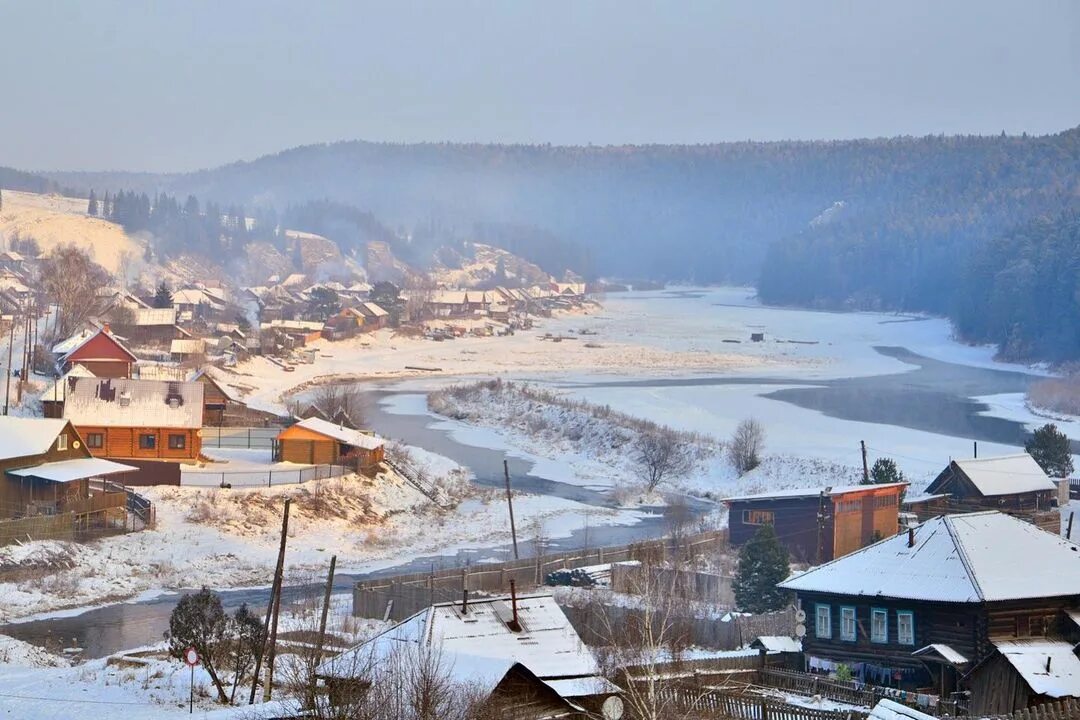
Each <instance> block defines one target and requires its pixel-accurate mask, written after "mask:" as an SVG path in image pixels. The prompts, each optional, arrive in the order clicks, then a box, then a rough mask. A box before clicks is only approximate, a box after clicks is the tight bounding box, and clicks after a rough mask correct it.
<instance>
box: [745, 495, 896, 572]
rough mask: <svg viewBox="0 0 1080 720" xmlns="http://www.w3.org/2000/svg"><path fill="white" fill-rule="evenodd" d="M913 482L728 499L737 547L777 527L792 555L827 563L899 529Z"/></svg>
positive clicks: (809, 560)
mask: <svg viewBox="0 0 1080 720" xmlns="http://www.w3.org/2000/svg"><path fill="white" fill-rule="evenodd" d="M906 487H907V483H890V484H887V485H849V486H845V487H828V488H802V489H798V490H780V491H777V492H772V493H762V494H760V495H744V496H742V497H733V498H728V499H726V500H725V501H724V502H725V504H726V505H727V506H728V529H729V532H730V534H731V544H732V545H736V546H738V545H742V544H743V543H745V542H746V541H747V540H749V539H750V538H751V537H753V535H754V533H755V532H757V530H758V528H760V527H761V526H762V525H772V526H773V527H774V528H775V529H776V534H777V537H779V538H780V541H781V542H782V543H783V544H784V546H785V547H787V549H788V552H790V553H791V556H792V558H794V559H795V560H797V561H800V562H809V563H821V562H827V561H829V560H832V559H833V558H837V557H841V556H843V555H846V554H848V553H850V552H853V551H855V550H858V549H859V548H861V547H865V546H866V545H869V544H870V543H871V542H874V541H876V540H880V539H882V538H884V537H888V536H890V535H893V534H895V533H896V531H897V528H898V525H897V522H898V520H897V518H898V511H899V503H900V495H901V493H902V492H903V491H904V489H905V488H906Z"/></svg>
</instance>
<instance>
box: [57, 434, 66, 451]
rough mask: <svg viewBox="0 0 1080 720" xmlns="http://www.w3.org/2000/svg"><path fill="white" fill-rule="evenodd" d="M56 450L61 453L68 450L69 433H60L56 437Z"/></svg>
mask: <svg viewBox="0 0 1080 720" xmlns="http://www.w3.org/2000/svg"><path fill="white" fill-rule="evenodd" d="M56 449H57V451H59V452H63V451H64V450H67V449H68V442H67V433H60V434H59V435H57V436H56Z"/></svg>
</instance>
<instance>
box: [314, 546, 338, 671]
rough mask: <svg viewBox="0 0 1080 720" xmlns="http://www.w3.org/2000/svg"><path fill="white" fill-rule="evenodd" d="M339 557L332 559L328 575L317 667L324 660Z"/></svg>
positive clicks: (316, 650)
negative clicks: (335, 570) (331, 594)
mask: <svg viewBox="0 0 1080 720" xmlns="http://www.w3.org/2000/svg"><path fill="white" fill-rule="evenodd" d="M335 567H337V555H334V556H332V557H331V558H330V572H329V573H327V575H326V594H325V595H323V605H322V617H321V618H319V642H318V644H317V645H316V646H315V665H316V666H318V664H319V662H320V661H321V660H322V651H323V640H324V639H325V638H326V616H327V615H328V614H329V613H330V592H331V591H332V590H333V589H334V568H335Z"/></svg>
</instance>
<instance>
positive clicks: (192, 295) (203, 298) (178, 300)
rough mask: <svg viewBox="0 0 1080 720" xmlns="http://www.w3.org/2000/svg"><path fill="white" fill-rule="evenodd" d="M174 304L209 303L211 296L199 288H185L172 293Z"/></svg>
mask: <svg viewBox="0 0 1080 720" xmlns="http://www.w3.org/2000/svg"><path fill="white" fill-rule="evenodd" d="M172 300H173V305H174V306H175V305H201V304H209V303H210V302H211V300H216V298H211V297H210V296H209V295H207V294H206V292H205V291H203V290H200V289H199V288H184V289H183V290H176V291H175V292H173V294H172Z"/></svg>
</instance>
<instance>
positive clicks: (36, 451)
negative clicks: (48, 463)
mask: <svg viewBox="0 0 1080 720" xmlns="http://www.w3.org/2000/svg"><path fill="white" fill-rule="evenodd" d="M66 426H67V420H60V419H52V418H26V417H13V416H10V415H3V416H0V460H10V459H11V458H20V457H27V456H28V455H41V454H42V453H44V452H46V451H47V450H48V449H49V447H50V446H51V445H52V444H53V441H55V440H56V436H57V435H59V434H60V433H61V432H62V431H63V429H64V428H65V427H66Z"/></svg>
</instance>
